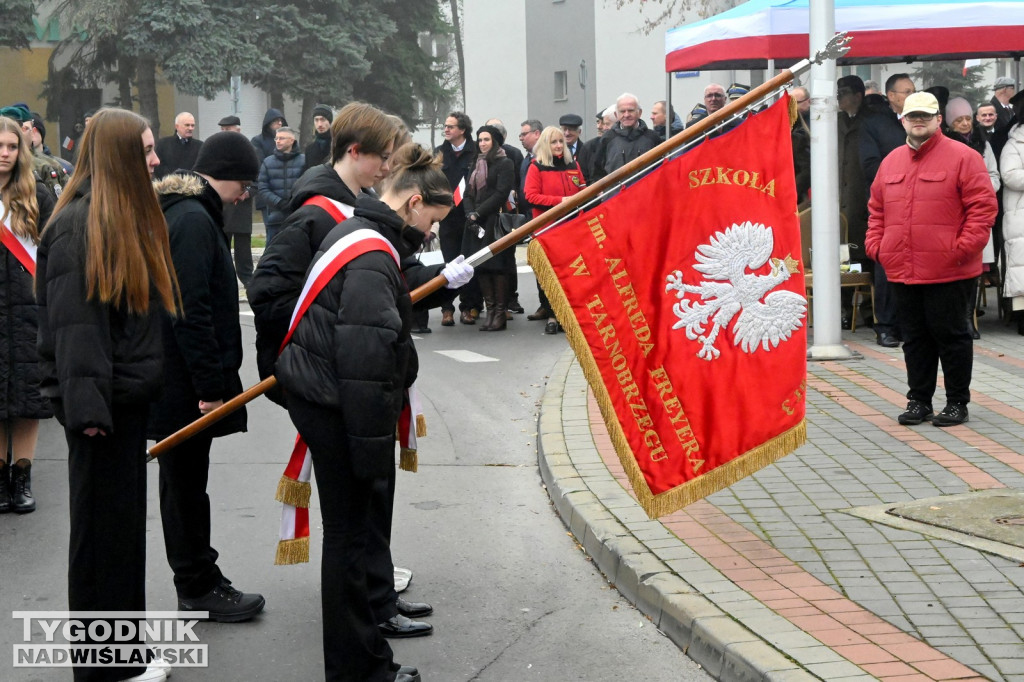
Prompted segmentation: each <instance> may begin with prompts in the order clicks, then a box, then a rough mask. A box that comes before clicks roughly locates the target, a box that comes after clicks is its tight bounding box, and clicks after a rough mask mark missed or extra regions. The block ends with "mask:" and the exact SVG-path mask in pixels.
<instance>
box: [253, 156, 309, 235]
mask: <svg viewBox="0 0 1024 682" xmlns="http://www.w3.org/2000/svg"><path fill="white" fill-rule="evenodd" d="M305 162H306V157H305V156H303V155H302V154H299V153H298V152H282V151H275V152H274V153H273V154H272V155H271V156H268V157H267V158H265V159H263V165H261V166H260V176H259V180H257V183H256V184H257V187H258V188H259V196H260V199H261V200H262V202H263V206H264V207H265V208H264V211H265V213H264V220H265V222H266V224H267V225H280V224H281V223H283V222H284V221H285V219H286V218H287V217H288V214H289V213H291V208H290V206H291V196H292V189H293V188H294V187H295V183H296V182H297V181H298V179H299V178H300V177H301V176H302V169H303V165H304V164H305Z"/></svg>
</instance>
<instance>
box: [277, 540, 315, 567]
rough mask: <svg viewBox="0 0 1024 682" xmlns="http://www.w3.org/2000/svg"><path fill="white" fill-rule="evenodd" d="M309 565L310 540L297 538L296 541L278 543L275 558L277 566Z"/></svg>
mask: <svg viewBox="0 0 1024 682" xmlns="http://www.w3.org/2000/svg"><path fill="white" fill-rule="evenodd" d="M308 563H309V538H308V537H305V538H295V539H294V540H281V541H279V542H278V543H277V556H276V557H274V565H275V566H291V565H294V564H308Z"/></svg>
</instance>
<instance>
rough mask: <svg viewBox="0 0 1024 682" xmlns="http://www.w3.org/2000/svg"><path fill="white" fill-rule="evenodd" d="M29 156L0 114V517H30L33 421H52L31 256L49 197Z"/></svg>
mask: <svg viewBox="0 0 1024 682" xmlns="http://www.w3.org/2000/svg"><path fill="white" fill-rule="evenodd" d="M30 150H31V145H30V144H29V141H28V140H27V139H26V138H25V136H24V134H23V132H22V128H21V125H20V124H19V123H18V122H17V121H15V120H13V119H11V118H7V117H6V116H0V203H2V207H0V222H2V223H3V225H2V226H0V230H2V232H3V237H4V238H3V241H2V243H3V246H0V367H3V371H2V372H0V391H2V395H3V396H4V399H3V401H2V402H0V447H2V448H3V452H2V453H0V514H4V513H7V512H10V511H13V512H15V513H17V514H26V513H29V512H32V511H35V508H36V501H35V498H34V497H33V495H32V460H33V458H34V456H35V450H36V438H37V436H38V435H39V420H40V419H46V418H48V417H51V416H53V412H52V411H51V410H50V405H49V401H47V400H46V399H45V398H43V396H42V394H41V393H40V392H39V353H38V351H37V350H36V334H37V330H38V326H39V323H38V317H39V316H38V310H37V308H36V301H35V295H34V293H33V291H32V276H33V274H34V270H35V264H34V262H33V260H32V256H31V253H32V252H33V251H34V250H35V247H36V244H38V242H39V227H40V226H42V225H43V224H44V223H45V222H46V221H47V220H48V219H49V218H50V213H51V211H53V199H52V198H51V197H50V193H49V192H48V191H47V190H46V186H45V185H43V184H42V183H39V184H37V183H36V180H35V176H34V175H33V173H32V153H31V151H30ZM8 448H9V449H10V452H11V453H12V458H11V463H10V465H8V463H7V452H8Z"/></svg>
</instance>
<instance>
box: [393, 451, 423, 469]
mask: <svg viewBox="0 0 1024 682" xmlns="http://www.w3.org/2000/svg"><path fill="white" fill-rule="evenodd" d="M398 468H399V469H401V470H402V471H411V472H412V473H414V474H415V473H416V472H417V471H419V469H420V458H419V455H417V454H416V451H415V450H413V449H412V448H402V454H401V455H400V456H399V458H398Z"/></svg>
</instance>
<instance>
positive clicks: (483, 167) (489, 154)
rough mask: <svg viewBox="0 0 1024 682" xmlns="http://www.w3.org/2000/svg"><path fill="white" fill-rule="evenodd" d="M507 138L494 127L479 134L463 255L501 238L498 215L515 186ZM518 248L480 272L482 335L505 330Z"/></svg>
mask: <svg viewBox="0 0 1024 682" xmlns="http://www.w3.org/2000/svg"><path fill="white" fill-rule="evenodd" d="M503 144H505V138H504V137H503V136H502V134H501V131H499V130H498V129H497V128H495V127H494V126H487V125H485V126H481V127H480V128H479V129H478V130H477V131H476V146H477V149H478V150H479V152H480V153H479V154H478V155H477V157H476V163H475V165H474V167H473V171H472V173H470V175H469V182H468V183H467V184H466V197H465V199H464V200H463V207H464V208H465V209H466V230H465V232H463V234H462V253H464V254H474V253H476V252H477V251H479V250H480V249H482V248H484V247H486V246H488V245H490V244H492V243H493V242H495V241H497V240H498V239H499V238H501V236H502V234H501V231H500V229H499V227H498V214H499V213H501V209H502V207H503V206H504V205H505V202H506V201H508V195H509V193H510V192H511V191H512V188H513V187H514V186H515V167H514V166H513V164H512V160H511V159H509V158H508V157H506V156H505V150H504V149H502V148H501V145H503ZM514 251H515V249H505V250H504V251H502V252H501V253H499V254H497V255H495V256H494V257H493V258H491V259H490V260H489V261H487V262H486V263H481V264H480V267H478V268H477V269H476V273H477V281H479V282H480V291H481V292H482V293H483V298H484V305H485V306H486V308H487V319H486V321H485V322H484V324H483V325H482V326H481V327H480V331H482V332H499V331H504V330H505V325H506V324H507V321H506V319H505V311H506V310H507V309H508V299H509V293H510V291H511V290H510V288H509V279H510V274H511V273H512V272H514V271H515V267H516V260H515V253H514Z"/></svg>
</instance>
